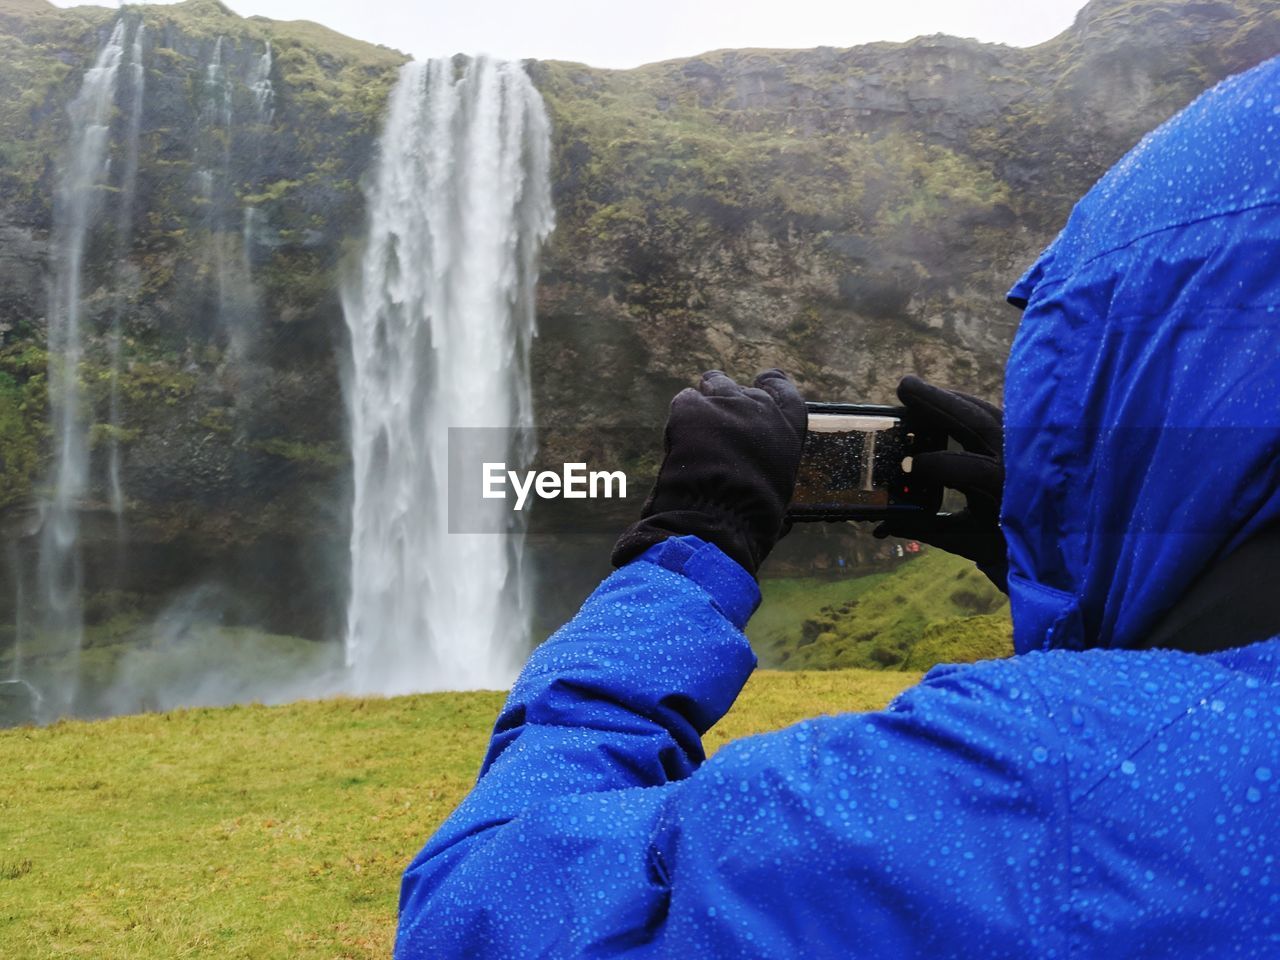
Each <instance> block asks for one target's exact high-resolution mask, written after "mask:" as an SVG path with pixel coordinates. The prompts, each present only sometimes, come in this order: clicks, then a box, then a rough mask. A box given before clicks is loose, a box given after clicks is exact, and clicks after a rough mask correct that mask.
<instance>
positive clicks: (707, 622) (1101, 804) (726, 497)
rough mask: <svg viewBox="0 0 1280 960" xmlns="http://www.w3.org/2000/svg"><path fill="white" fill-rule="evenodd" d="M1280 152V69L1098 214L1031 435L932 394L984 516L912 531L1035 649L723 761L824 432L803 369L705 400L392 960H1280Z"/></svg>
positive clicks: (1040, 318)
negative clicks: (578, 959) (787, 525)
mask: <svg viewBox="0 0 1280 960" xmlns="http://www.w3.org/2000/svg"><path fill="white" fill-rule="evenodd" d="M1278 128H1280V59H1276V60H1271V61H1269V62H1267V63H1265V64H1263V65H1261V66H1259V67H1257V68H1255V69H1253V70H1252V71H1250V72H1248V73H1245V74H1242V75H1240V76H1238V77H1235V78H1232V79H1230V80H1228V81H1225V82H1224V83H1222V84H1220V85H1219V86H1218V87H1216V88H1215V89H1213V90H1212V91H1210V92H1209V93H1207V94H1205V95H1204V96H1202V97H1201V98H1200V99H1199V100H1197V101H1196V102H1195V103H1194V104H1193V105H1191V106H1190V107H1188V108H1187V109H1186V110H1185V111H1184V112H1182V113H1181V114H1180V115H1179V116H1177V117H1176V118H1174V119H1173V120H1171V121H1170V122H1168V123H1167V124H1165V125H1164V126H1163V127H1161V128H1160V129H1159V130H1157V131H1156V132H1155V133H1153V134H1151V135H1149V136H1148V137H1147V138H1146V139H1145V140H1143V142H1142V143H1141V144H1139V145H1138V146H1137V147H1136V148H1135V149H1134V150H1133V151H1132V152H1131V153H1130V154H1129V155H1128V156H1126V157H1125V158H1124V159H1123V160H1122V161H1121V162H1120V163H1119V164H1117V165H1116V166H1115V167H1114V168H1113V169H1112V170H1111V171H1110V172H1109V173H1108V174H1107V175H1106V176H1105V177H1104V178H1103V179H1102V180H1101V181H1100V182H1099V183H1098V184H1097V185H1096V186H1095V187H1094V188H1093V189H1092V190H1091V191H1090V192H1089V193H1088V194H1087V195H1086V196H1085V197H1084V198H1083V199H1082V200H1081V202H1080V203H1079V204H1078V205H1077V207H1076V208H1075V210H1074V211H1073V213H1072V215H1071V217H1070V219H1069V221H1068V223H1067V225H1066V226H1065V227H1064V229H1063V231H1062V233H1061V234H1060V235H1059V236H1058V238H1057V239H1056V240H1055V241H1054V242H1053V244H1052V245H1051V246H1050V247H1049V248H1048V250H1046V251H1045V253H1044V254H1043V255H1042V256H1041V257H1040V259H1039V260H1038V261H1037V262H1036V263H1035V265H1034V266H1033V267H1032V268H1031V269H1030V271H1029V272H1028V273H1027V274H1026V275H1025V276H1024V277H1023V278H1022V279H1021V280H1020V281H1019V282H1018V284H1017V285H1016V286H1015V288H1014V290H1013V292H1012V294H1011V299H1012V300H1014V301H1015V302H1016V303H1017V304H1018V305H1020V306H1022V307H1023V308H1024V313H1023V320H1022V323H1021V324H1020V327H1019V330H1018V333H1017V335H1016V337H1015V342H1014V344H1013V348H1012V352H1011V354H1010V358H1009V362H1008V369H1007V375H1006V388H1005V397H1004V401H1005V403H1004V411H1005V418H1004V423H1003V424H1002V425H1001V424H999V423H995V422H994V421H995V414H992V413H991V412H990V411H986V415H983V414H979V413H978V412H977V408H966V407H965V406H964V403H965V401H964V400H963V398H960V399H959V400H955V399H954V398H955V395H952V394H949V393H948V392H946V391H940V390H938V388H932V387H929V386H928V385H924V386H921V385H920V384H919V383H918V382H908V383H907V384H906V385H905V392H906V395H907V397H908V398H912V397H914V398H915V399H916V400H920V398H922V397H923V398H925V399H926V400H927V399H928V398H930V397H931V398H933V400H934V401H939V400H940V401H941V402H943V403H944V404H945V403H947V402H949V401H948V400H947V398H948V397H951V398H952V400H951V401H950V402H954V403H956V404H958V406H956V407H955V410H959V411H962V412H961V419H962V420H963V419H966V418H968V422H969V427H968V428H967V429H968V432H969V439H970V440H971V443H970V447H971V449H970V451H968V452H969V454H970V457H969V459H965V460H961V461H958V464H959V474H960V475H959V477H958V478H953V479H957V480H958V482H960V481H962V482H964V483H966V484H968V485H969V486H970V487H971V490H972V493H973V495H972V496H971V497H970V510H969V511H967V512H966V514H967V515H965V516H963V517H960V518H959V519H955V518H953V519H952V520H949V521H947V522H946V524H945V525H944V526H943V527H940V528H938V529H935V530H915V531H913V534H914V535H915V536H916V537H917V538H919V539H925V540H926V541H927V540H929V537H930V536H933V537H934V538H935V539H937V538H939V537H940V538H941V539H942V540H944V541H948V542H950V544H951V545H952V546H953V547H955V548H956V549H961V550H965V551H967V552H969V553H972V554H978V555H980V556H981V560H982V563H983V566H984V568H985V569H986V570H987V571H988V573H989V575H992V576H993V579H997V580H1000V579H1003V578H1005V577H1006V576H1007V587H1008V592H1009V596H1010V601H1011V604H1012V615H1013V621H1014V640H1015V648H1016V651H1017V652H1016V655H1015V656H1013V657H1011V658H1008V659H1005V660H995V661H987V662H983V663H977V664H972V665H961V666H954V665H953V666H941V667H937V668H935V669H933V670H931V671H930V672H929V673H928V674H927V675H926V677H925V678H924V679H923V681H922V682H920V683H919V684H918V685H916V686H914V687H912V688H910V689H908V690H906V691H905V692H904V693H902V694H901V695H900V696H899V697H898V698H897V699H896V700H895V701H894V702H893V703H892V704H891V705H890V706H889V707H888V708H887V709H885V710H883V711H880V712H874V713H850V714H844V715H840V716H827V717H820V718H815V719H812V720H807V721H805V722H802V723H800V724H798V725H796V726H793V727H791V728H789V729H786V730H782V731H779V732H776V733H771V734H768V735H763V736H757V737H751V738H747V739H744V740H740V741H737V742H734V743H731V744H729V745H727V746H725V747H724V748H723V749H721V750H720V751H718V752H717V753H716V754H715V756H714V757H712V758H711V759H709V760H706V761H705V762H704V757H703V752H702V746H701V742H700V737H701V735H702V734H703V733H705V732H706V731H707V729H708V728H709V727H711V726H712V725H713V724H714V723H715V722H716V721H717V720H718V719H719V718H720V717H721V716H722V715H723V714H724V713H725V712H726V711H727V710H728V709H729V707H730V705H731V704H732V703H733V701H734V698H735V696H736V695H737V693H738V691H739V689H740V688H741V687H742V685H743V683H744V682H745V680H746V678H747V676H748V674H749V673H750V672H751V670H752V667H753V665H754V662H755V661H754V657H753V656H752V653H751V649H750V647H749V646H748V644H747V642H746V640H745V638H744V636H743V634H742V627H743V625H744V624H745V623H746V621H747V618H748V617H749V616H750V615H751V613H752V611H753V609H754V607H755V606H756V604H757V602H758V599H759V593H758V590H757V587H756V584H755V581H754V579H753V576H752V575H753V574H754V573H755V572H756V570H757V569H758V567H759V565H760V563H761V562H762V561H763V560H764V559H765V557H766V556H767V554H768V553H769V550H770V548H771V547H772V545H773V543H774V542H775V541H776V539H777V537H778V536H779V535H780V534H781V533H782V532H783V527H784V522H783V516H784V511H785V507H786V502H787V499H788V496H789V493H790V485H791V483H792V482H793V480H794V471H795V467H796V463H797V460H798V457H799V455H800V451H801V448H802V444H803V434H804V419H803V411H804V408H803V404H802V402H801V399H800V395H799V393H798V392H797V390H796V388H795V386H794V385H793V384H792V383H791V382H790V381H789V380H788V379H787V378H786V377H785V376H783V375H782V374H781V373H779V372H777V371H770V372H767V373H765V374H764V375H762V376H761V377H760V378H759V379H757V380H756V382H755V384H754V385H753V386H750V387H743V386H739V385H738V384H736V383H734V382H733V381H732V380H731V379H730V378H729V377H727V376H725V375H723V374H721V373H716V372H713V373H710V374H708V375H705V376H704V377H703V378H702V381H701V382H700V384H699V387H698V389H697V390H688V391H685V392H683V393H681V394H680V395H678V396H677V397H676V398H675V400H674V401H673V404H672V408H671V413H670V420H669V422H668V425H667V432H666V446H667V452H666V458H665V461H664V463H663V466H662V468H661V470H660V474H659V478H658V481H657V484H656V486H655V489H654V493H653V495H652V496H651V498H650V500H649V502H648V503H647V504H646V507H645V510H644V516H643V519H642V520H641V521H640V522H638V523H637V524H636V525H635V526H633V527H632V528H631V529H629V530H628V531H627V532H626V533H625V534H624V535H623V537H622V538H621V540H620V541H619V544H618V546H617V548H616V551H615V556H614V559H615V561H616V562H617V564H618V569H617V570H616V571H615V572H614V573H613V574H612V575H611V576H610V577H609V578H608V579H606V580H605V581H604V582H603V583H602V584H601V585H600V587H599V588H598V589H597V590H596V591H595V593H593V594H592V596H591V597H590V598H589V599H588V600H587V601H586V603H585V604H584V605H583V607H582V609H581V611H580V612H579V613H578V615H577V616H576V617H574V619H573V620H572V621H570V622H569V623H568V624H567V625H565V626H564V627H563V628H562V629H561V630H560V631H559V632H558V633H557V634H556V635H555V636H553V637H552V638H551V639H549V640H548V641H547V642H546V643H545V644H543V645H542V646H541V647H539V648H538V649H537V650H536V651H535V652H534V654H533V656H532V657H531V659H530V661H529V663H528V665H527V666H526V667H525V669H524V671H523V673H522V674H521V676H520V677H519V679H518V681H517V682H516V684H515V686H514V688H513V689H512V691H511V694H510V697H509V699H508V701H507V703H506V706H505V707H504V709H503V710H502V712H501V715H500V716H499V718H498V720H497V723H496V726H495V728H494V732H493V738H492V742H491V744H490V747H489V752H488V755H487V757H486V758H485V760H484V764H483V767H482V770H481V773H480V776H479V780H478V782H477V783H476V785H475V788H474V789H473V790H472V792H471V793H470V795H469V796H468V797H467V798H466V799H465V800H464V801H463V803H462V804H461V805H460V806H459V807H458V809H457V811H456V812H455V813H454V814H453V815H452V816H451V817H450V818H449V819H448V821H447V822H446V823H445V824H444V825H443V826H442V827H441V828H440V829H439V831H438V832H437V833H436V834H435V835H434V836H433V837H432V838H431V839H430V841H429V842H428V843H427V845H426V847H425V848H424V849H423V851H422V852H421V853H420V854H419V855H418V857H417V858H416V859H415V860H414V861H413V863H412V865H411V866H410V867H409V868H408V870H407V872H406V873H405V876H404V882H403V887H402V893H401V901H400V925H399V930H398V939H397V947H396V952H397V955H398V956H399V957H401V958H406V960H408V958H419V957H433V958H439V957H469V958H476V957H504V958H510V957H529V956H552V957H571V956H591V957H613V956H635V957H716V958H722V957H725V958H728V957H786V958H794V957H877V958H886V957H982V958H995V957H1042V958H1052V957H1058V958H1065V957H1068V956H1071V957H1077V958H1079V957H1107V958H1114V957H1193V956H1194V957H1211V956H1230V957H1234V958H1245V957H1254V958H1262V957H1277V956H1280V669H1278V668H1280V637H1277V634H1280V601H1278V599H1277V598H1278V597H1280V590H1277V589H1276V586H1277V576H1280V573H1278V572H1277V571H1280V564H1278V563H1277V560H1278V559H1280V553H1278V552H1277V542H1278V540H1280V537H1278V536H1277V528H1278V527H1280V401H1278V398H1280V151H1278V150H1277V148H1276V143H1277V139H1276V137H1277V129H1278ZM965 409H968V410H969V414H971V415H972V416H969V415H967V414H965V413H963V411H964V410H965ZM953 412H954V411H953ZM953 426H954V427H955V431H959V432H965V430H966V428H965V426H964V425H963V424H961V423H959V422H958V421H957V422H955V423H954V424H953ZM993 429H1003V434H1004V436H1003V445H1002V450H1001V446H999V445H996V446H994V448H993V447H992V446H991V445H990V444H988V445H987V446H986V447H985V448H984V447H983V446H982V445H981V443H980V441H981V440H982V436H985V437H987V439H988V440H990V437H991V434H992V430H993ZM953 432H954V431H953ZM1001 452H1002V453H1003V457H1002V459H1001V457H1000V454H1001ZM958 455H959V454H958ZM953 466H954V464H953ZM935 467H938V465H935ZM938 468H939V469H946V468H947V467H946V464H945V462H944V463H943V465H942V466H941V467H938ZM1000 470H1002V471H1003V487H1002V489H1003V504H1002V513H1001V514H999V515H997V512H996V510H995V509H994V506H993V503H992V502H991V498H990V496H989V494H990V486H989V481H990V479H991V477H992V476H993V475H995V474H997V473H998V472H999V471H1000ZM984 485H985V486H984ZM984 489H985V490H986V492H987V496H986V497H985V499H984V496H983V490H984ZM984 524H985V529H984ZM884 532H890V531H884ZM1001 534H1002V535H1001Z"/></svg>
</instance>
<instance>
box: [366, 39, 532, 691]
mask: <svg viewBox="0 0 1280 960" xmlns="http://www.w3.org/2000/svg"><path fill="white" fill-rule="evenodd" d="M549 153H550V134H549V126H548V122H547V117H546V113H545V110H544V108H543V105H542V100H541V98H540V97H539V96H538V93H537V91H536V90H535V89H534V87H533V84H532V83H531V82H530V80H529V78H528V77H527V76H526V74H525V73H524V71H523V69H522V68H521V66H520V65H519V64H517V63H504V62H499V61H495V60H492V59H488V58H479V59H475V60H470V61H467V62H466V63H465V64H464V65H461V66H456V65H455V63H454V61H453V60H447V59H440V60H432V61H429V62H427V63H409V64H406V65H405V66H404V67H403V68H401V72H400V76H399V80H398V82H397V84H396V86H395V89H394V90H393V92H392V95H391V101H390V106H389V111H388V115H387V119H386V126H385V129H384V131H383V135H382V139H381V141H380V156H379V159H378V163H377V168H376V171H375V175H374V178H373V180H372V182H371V184H370V186H369V187H368V191H367V192H368V196H367V199H368V207H369V222H368V235H367V238H366V248H365V252H364V256H363V260H362V262H361V265H360V271H359V276H358V278H357V279H355V280H353V281H352V282H351V283H350V284H348V285H347V287H346V288H345V289H344V291H343V308H344V313H345V315H346V321H347V327H348V330H349V332H350V337H351V350H352V355H351V366H350V369H349V372H348V378H347V384H346V386H347V399H348V405H349V412H350V422H351V449H352V458H353V462H354V464H353V465H354V481H355V485H354V499H353V505H352V529H351V596H350V601H349V605H348V610H347V637H346V659H347V665H348V669H349V670H350V673H351V683H352V687H353V689H354V690H356V691H360V692H379V693H402V692H409V691H421V690H432V689H448V688H453V689H458V688H468V687H480V686H486V687H494V686H502V685H505V684H507V683H509V682H510V680H511V678H512V676H513V675H514V671H515V669H516V668H517V667H518V665H519V663H518V661H519V658H520V657H521V656H522V655H523V653H524V652H525V647H526V645H527V642H528V631H529V625H528V612H527V610H526V609H525V599H524V584H523V579H522V575H521V570H520V555H521V548H522V543H521V535H520V534H521V531H520V530H519V529H518V528H515V527H513V526H512V525H511V517H512V514H511V511H510V507H509V505H508V504H507V503H506V502H505V501H500V500H477V501H475V504H472V505H469V506H468V508H467V510H468V511H469V513H468V515H467V516H459V515H458V514H457V513H453V514H451V513H450V511H449V504H448V502H447V485H448V484H447V480H448V451H449V432H450V429H451V428H479V427H487V428H503V429H502V430H500V431H492V433H495V434H497V435H498V436H501V437H502V438H503V440H502V441H501V445H502V446H504V447H505V448H506V452H507V457H508V462H512V461H517V462H518V461H519V459H520V456H521V453H522V452H521V451H520V450H519V449H518V447H519V446H520V442H519V438H520V437H521V436H523V435H527V434H528V433H529V432H530V431H531V429H532V423H533V421H532V402H531V397H530V386H529V369H528V349H529V344H530V340H531V338H532V336H533V333H534V302H533V294H534V286H535V284H536V281H537V267H536V264H537V253H538V248H539V246H540V244H541V242H542V241H543V240H544V239H545V238H546V237H547V235H548V234H549V233H550V232H551V229H552V225H553V211H552V207H551V196H550V185H549ZM525 453H527V451H525ZM477 483H478V478H477ZM476 504H482V505H483V506H477V505H476ZM462 509H463V508H462V507H459V508H458V510H459V511H461V510H462ZM450 520H453V521H454V525H455V527H457V528H459V529H465V530H468V531H484V530H488V531H491V532H488V533H485V532H466V533H451V532H450ZM504 531H505V532H507V533H508V534H509V535H503V532H504Z"/></svg>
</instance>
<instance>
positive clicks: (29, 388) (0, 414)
mask: <svg viewBox="0 0 1280 960" xmlns="http://www.w3.org/2000/svg"><path fill="white" fill-rule="evenodd" d="M46 367H47V358H46V356H45V352H44V351H43V350H41V349H40V348H38V347H36V346H34V345H32V344H18V345H11V346H8V347H5V348H4V349H3V350H0V507H4V506H6V505H8V504H10V503H14V502H17V501H19V500H21V499H23V498H24V497H26V496H27V495H28V494H29V493H30V490H31V486H32V484H33V483H34V482H35V480H36V478H37V477H38V476H39V474H40V471H41V468H42V467H43V464H44V462H45V457H46V456H47V452H46V445H47V431H46V428H45V425H44V419H45V418H44V412H45V405H46V398H47V385H46V380H45V370H46Z"/></svg>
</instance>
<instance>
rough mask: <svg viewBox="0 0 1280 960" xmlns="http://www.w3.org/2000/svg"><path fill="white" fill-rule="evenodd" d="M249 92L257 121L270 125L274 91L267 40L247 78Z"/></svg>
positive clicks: (274, 98) (272, 115)
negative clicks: (262, 51) (255, 109)
mask: <svg viewBox="0 0 1280 960" xmlns="http://www.w3.org/2000/svg"><path fill="white" fill-rule="evenodd" d="M248 85H249V92H250V93H252V94H253V102H254V106H255V107H256V108H257V111H258V117H257V120H258V123H259V124H262V125H264V126H270V125H271V121H272V120H273V119H274V118H275V113H276V106H275V104H276V91H275V87H273V86H272V85H271V41H270V40H268V41H267V49H266V51H265V52H264V53H263V54H262V56H261V57H259V58H258V59H257V61H256V62H255V63H254V65H253V70H252V71H250V73H249V78H248Z"/></svg>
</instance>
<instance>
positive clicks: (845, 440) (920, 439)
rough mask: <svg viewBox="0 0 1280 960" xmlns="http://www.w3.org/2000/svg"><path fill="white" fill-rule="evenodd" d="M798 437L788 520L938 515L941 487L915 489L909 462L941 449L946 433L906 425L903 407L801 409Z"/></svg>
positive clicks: (857, 405) (918, 486) (856, 405)
mask: <svg viewBox="0 0 1280 960" xmlns="http://www.w3.org/2000/svg"><path fill="white" fill-rule="evenodd" d="M805 406H806V407H808V412H809V432H808V434H806V436H805V440H804V451H803V453H802V454H801V457H800V470H799V472H798V473H797V475H796V487H795V493H794V495H793V496H792V498H791V505H790V506H789V507H788V508H787V518H788V519H790V520H797V521H804V520H884V519H886V518H888V517H891V516H894V515H896V514H899V513H902V512H928V513H937V512H938V509H939V507H940V506H941V505H942V487H941V486H940V485H937V484H925V483H919V482H917V481H916V480H915V479H914V478H913V477H912V475H911V463H912V458H913V457H915V456H917V455H918V454H921V453H925V452H927V451H933V450H945V449H946V446H947V437H946V434H945V432H943V431H940V430H930V429H927V428H925V427H922V426H921V425H919V424H917V423H913V422H912V420H911V419H910V417H909V416H908V413H907V410H906V408H905V407H890V406H878V405H875V404H866V403H807V404H805Z"/></svg>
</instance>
